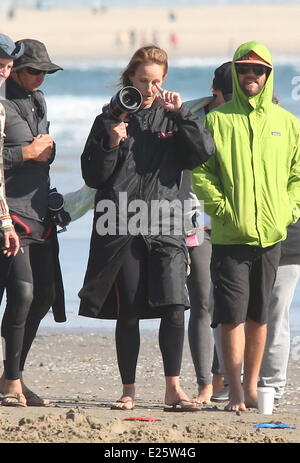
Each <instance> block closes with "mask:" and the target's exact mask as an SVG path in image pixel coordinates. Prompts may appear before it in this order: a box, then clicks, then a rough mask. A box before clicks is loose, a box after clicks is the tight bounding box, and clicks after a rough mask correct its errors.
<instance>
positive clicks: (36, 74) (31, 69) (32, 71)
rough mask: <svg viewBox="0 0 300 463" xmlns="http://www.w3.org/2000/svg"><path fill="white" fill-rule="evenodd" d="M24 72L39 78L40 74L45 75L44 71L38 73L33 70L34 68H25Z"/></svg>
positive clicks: (36, 70)
mask: <svg viewBox="0 0 300 463" xmlns="http://www.w3.org/2000/svg"><path fill="white" fill-rule="evenodd" d="M26 72H27V73H28V74H31V75H32V76H39V75H40V74H44V75H45V74H47V72H46V71H40V70H39V69H34V68H28V67H27V68H26Z"/></svg>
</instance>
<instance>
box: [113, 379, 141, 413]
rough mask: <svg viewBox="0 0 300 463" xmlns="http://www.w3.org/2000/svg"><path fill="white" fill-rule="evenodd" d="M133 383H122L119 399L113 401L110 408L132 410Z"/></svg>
mask: <svg viewBox="0 0 300 463" xmlns="http://www.w3.org/2000/svg"><path fill="white" fill-rule="evenodd" d="M134 395H135V387H134V384H123V394H122V395H121V397H120V399H119V400H117V401H116V402H113V403H112V405H111V407H110V408H111V410H133V409H134Z"/></svg>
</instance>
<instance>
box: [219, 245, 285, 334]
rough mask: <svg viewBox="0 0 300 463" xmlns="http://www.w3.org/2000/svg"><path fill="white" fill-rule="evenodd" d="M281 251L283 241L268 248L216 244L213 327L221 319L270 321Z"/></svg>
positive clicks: (235, 321) (236, 321)
mask: <svg viewBox="0 0 300 463" xmlns="http://www.w3.org/2000/svg"><path fill="white" fill-rule="evenodd" d="M280 254H281V244H280V243H277V244H275V245H273V246H269V247H267V248H261V247H258V246H249V245H246V244H232V245H223V244H213V246H212V258H211V278H212V282H213V287H214V314H213V321H212V325H211V326H212V328H215V327H216V326H217V325H218V324H219V323H221V324H225V323H229V324H238V323H244V322H245V321H246V320H247V318H249V319H251V320H253V321H255V322H256V323H267V320H268V306H269V301H270V296H271V293H272V289H273V285H274V282H275V278H276V272H277V268H278V265H279V259H280Z"/></svg>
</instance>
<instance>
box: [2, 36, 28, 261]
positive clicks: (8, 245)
mask: <svg viewBox="0 0 300 463" xmlns="http://www.w3.org/2000/svg"><path fill="white" fill-rule="evenodd" d="M23 52H24V45H22V44H20V45H19V46H16V45H15V43H14V42H13V41H12V39H11V38H10V37H8V36H7V35H5V34H0V87H1V85H2V84H3V83H4V82H5V81H6V79H7V78H8V77H9V75H10V72H11V69H12V66H13V61H14V60H15V59H17V58H19V57H20V56H21V55H22V53H23ZM4 126H5V110H4V107H3V105H2V104H1V103H0V233H1V235H2V237H1V238H2V250H3V253H4V254H6V255H7V256H10V255H16V254H17V252H18V250H19V238H18V235H17V233H16V232H15V229H14V226H13V224H12V221H11V218H10V215H9V209H8V206H7V202H6V199H5V182H4V172H3V158H2V150H3V143H4Z"/></svg>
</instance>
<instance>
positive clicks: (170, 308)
mask: <svg viewBox="0 0 300 463" xmlns="http://www.w3.org/2000/svg"><path fill="white" fill-rule="evenodd" d="M167 71H168V59H167V54H166V53H165V51H164V50H162V49H161V48H159V47H157V46H152V45H149V46H145V47H142V48H140V49H139V50H137V51H136V52H135V53H134V55H133V57H132V58H131V60H130V62H129V64H128V65H127V67H126V69H125V70H124V72H123V73H122V76H121V85H122V86H133V87H135V88H136V89H138V90H139V91H140V93H141V97H142V103H141V107H140V109H139V110H138V111H136V112H133V113H131V114H126V113H125V114H122V115H121V116H120V118H119V120H114V119H113V118H112V117H111V107H110V105H108V107H107V108H106V110H105V111H104V112H103V113H102V114H101V115H99V116H98V117H97V118H96V120H95V122H94V125H93V127H92V129H91V132H90V135H89V137H88V139H87V142H86V145H85V149H84V152H83V154H82V158H81V159H82V173H83V178H84V180H85V182H86V184H87V185H88V186H90V187H92V188H96V189H97V193H96V199H95V204H96V207H95V215H94V225H93V231H92V237H91V245H90V255H89V261H88V267H87V272H86V275H85V280H84V285H83V288H82V289H81V291H80V293H79V296H80V298H81V305H80V311H79V314H80V315H83V316H87V317H93V318H108V319H116V320H117V323H116V349H117V359H118V366H119V370H120V376H121V380H122V384H123V390H122V394H121V397H120V399H119V400H117V401H116V402H115V403H114V404H113V405H112V408H113V409H118V410H130V409H132V408H133V407H134V396H135V374H136V365H137V359H138V353H139V346H140V332H139V320H140V319H147V318H160V319H161V323H160V329H159V346H160V350H161V354H162V359H163V365H164V374H165V381H166V393H165V404H166V405H167V406H169V408H166V409H171V410H172V409H174V407H177V408H180V409H182V410H195V403H194V402H193V401H191V400H190V399H189V398H188V396H187V395H186V393H185V392H184V391H183V389H182V388H181V386H180V383H179V375H180V368H181V360H182V350H183V339H184V310H185V309H186V308H188V306H189V303H188V299H187V294H186V286H185V283H186V273H187V266H188V261H187V249H186V246H185V236H184V231H183V223H181V222H180V223H181V225H182V227H181V229H180V231H178V228H177V229H176V226H175V225H174V224H175V222H176V217H174V216H172V212H171V210H170V215H171V217H170V215H168V214H167V216H166V215H164V214H162V216H159V219H158V220H157V222H156V223H153V220H152V219H153V215H152V212H153V210H151V207H152V206H153V204H154V203H157V202H161V203H163V202H164V203H168V204H171V203H172V202H173V201H175V200H176V199H177V197H178V190H179V184H180V177H181V172H182V170H183V169H194V168H195V167H196V166H198V165H201V164H202V163H203V162H205V161H206V160H207V159H208V158H209V157H210V155H212V154H213V151H214V144H213V141H212V138H211V136H210V135H209V133H208V132H207V131H206V129H204V128H203V126H202V123H201V121H200V120H199V119H198V117H197V116H195V115H193V114H192V113H191V112H190V111H189V110H187V109H186V108H185V107H184V106H183V105H182V101H181V97H180V94H179V93H176V92H172V91H166V90H163V88H162V85H163V81H164V78H165V77H166V74H167ZM124 195H126V201H127V204H128V210H126V211H125V212H124V210H123V209H124V208H123V205H122V202H123V200H124V197H125V196H124ZM136 200H138V201H139V204H140V205H141V207H142V205H146V206H147V208H146V209H147V213H146V219H149V220H148V223H147V225H148V227H146V228H147V229H145V222H144V220H145V216H144V217H142V218H141V221H143V223H144V228H143V230H142V231H141V230H140V229H138V228H139V227H138V225H137V227H136V228H135V227H134V226H133V224H134V223H135V222H134V220H135V218H134V215H133V213H132V211H133V209H134V205H135V204H136ZM107 205H108V207H109V205H113V206H114V207H113V208H112V209H114V210H115V211H116V216H114V215H113V214H112V215H110V214H108V215H107V211H106V210H105V207H106V206H107ZM175 209H176V208H175ZM122 210H123V213H122ZM177 212H178V211H177ZM179 213H182V207H181V206H180V211H179ZM174 214H176V211H175V212H174ZM179 215H180V214H179ZM170 218H171V221H170V223H171V222H172V223H171V225H170V227H169V229H168V227H166V225H167V222H168V220H169V219H170ZM151 220H152V221H151ZM172 220H173V221H172ZM106 222H107V223H106ZM137 222H138V221H137ZM137 222H136V223H137ZM105 223H106V225H107V226H108V228H105V226H102V225H104V224H105ZM101 224H102V225H101ZM154 225H155V226H154ZM177 225H178V222H177ZM153 227H154V229H155V231H153ZM166 229H168V231H167V232H166V231H165V230H166ZM107 230H109V231H108V232H107ZM124 230H125V231H124Z"/></svg>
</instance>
